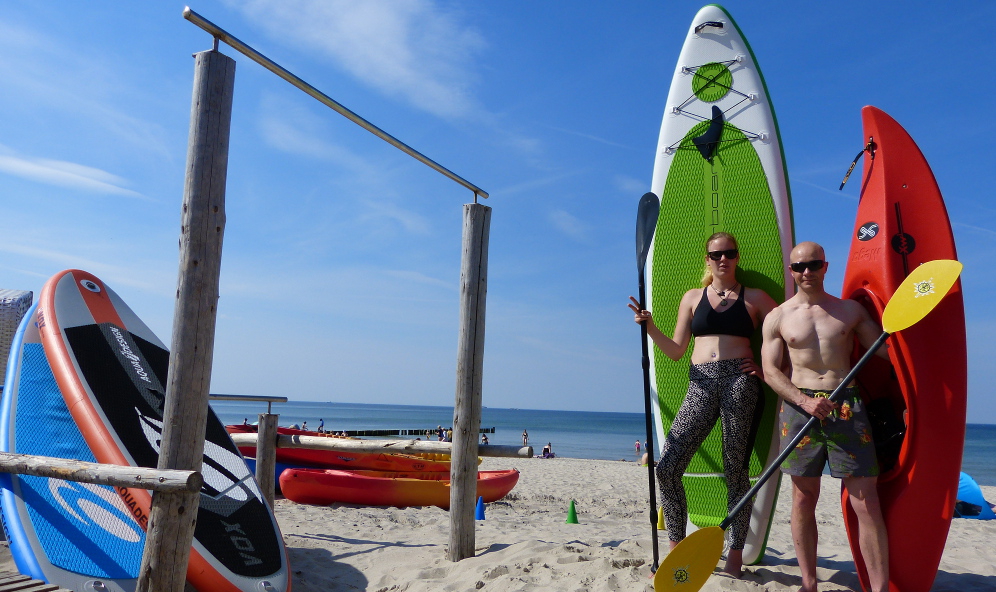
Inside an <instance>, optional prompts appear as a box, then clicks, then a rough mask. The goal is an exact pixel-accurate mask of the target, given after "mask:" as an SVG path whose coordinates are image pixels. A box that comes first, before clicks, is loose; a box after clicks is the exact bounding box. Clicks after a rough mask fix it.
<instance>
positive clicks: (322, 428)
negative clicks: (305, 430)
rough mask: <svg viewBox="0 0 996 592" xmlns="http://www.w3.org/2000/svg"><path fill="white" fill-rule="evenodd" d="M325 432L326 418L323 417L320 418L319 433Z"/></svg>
mask: <svg viewBox="0 0 996 592" xmlns="http://www.w3.org/2000/svg"><path fill="white" fill-rule="evenodd" d="M324 432H325V420H324V419H322V418H318V433H319V434H321V433H324Z"/></svg>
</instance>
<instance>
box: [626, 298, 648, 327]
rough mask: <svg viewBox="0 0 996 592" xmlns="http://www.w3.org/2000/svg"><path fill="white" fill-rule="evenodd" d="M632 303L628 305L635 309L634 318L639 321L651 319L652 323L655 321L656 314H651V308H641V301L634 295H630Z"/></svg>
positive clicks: (643, 321)
mask: <svg viewBox="0 0 996 592" xmlns="http://www.w3.org/2000/svg"><path fill="white" fill-rule="evenodd" d="M629 300H630V303H629V304H627V305H626V306H628V307H629V309H630V310H632V311H633V320H634V321H635V322H637V323H645V322H647V321H650V323H651V324H653V322H654V315H653V314H651V312H650V311H649V310H643V309H642V308H640V301H639V300H637V299H636V298H633V297H632V296H630V297H629Z"/></svg>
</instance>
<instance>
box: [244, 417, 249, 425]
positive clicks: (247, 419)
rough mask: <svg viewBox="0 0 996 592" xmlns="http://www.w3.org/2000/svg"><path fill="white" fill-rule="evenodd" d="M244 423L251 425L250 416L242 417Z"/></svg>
mask: <svg viewBox="0 0 996 592" xmlns="http://www.w3.org/2000/svg"><path fill="white" fill-rule="evenodd" d="M242 425H249V418H248V417H243V418H242Z"/></svg>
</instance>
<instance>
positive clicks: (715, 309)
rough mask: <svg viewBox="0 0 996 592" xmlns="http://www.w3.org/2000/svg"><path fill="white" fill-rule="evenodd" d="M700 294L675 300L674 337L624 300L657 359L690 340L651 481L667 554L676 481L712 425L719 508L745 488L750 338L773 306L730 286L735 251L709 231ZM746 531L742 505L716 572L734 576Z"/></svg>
mask: <svg viewBox="0 0 996 592" xmlns="http://www.w3.org/2000/svg"><path fill="white" fill-rule="evenodd" d="M705 247H706V248H705V251H706V252H705V255H704V260H705V273H704V275H703V277H702V287H701V288H693V289H691V290H689V291H687V292H685V295H684V296H682V298H681V303H680V304H679V305H678V316H677V321H676V323H675V327H674V336H673V338H672V337H668V336H667V335H665V334H664V333H663V332H662V331H661V330H660V329H659V328H658V327H657V325H656V324H654V318H653V315H652V314H651V313H650V311H648V310H642V309H641V308H640V303H639V301H638V300H637V299H636V298H633V297H632V296H630V304H629V308H630V309H631V310H632V311H633V313H634V315H635V316H634V320H635V321H636V322H637V323H646V325H647V334H648V335H649V336H650V338H651V339H653V341H654V344H655V345H656V346H657V347H658V349H660V350H661V351H662V352H663V353H664V355H666V356H667V357H669V358H671V359H672V360H675V361H678V360H681V358H682V357H683V356H684V355H685V352H686V351H687V350H688V346H689V343H690V342H691V341H692V338H693V337H694V338H695V339H694V346H693V348H692V360H691V367H690V368H689V371H688V377H689V384H688V393H687V394H686V395H685V400H684V402H682V404H681V408H680V409H678V413H677V414H676V416H675V418H674V421H673V422H672V423H671V430H670V431H669V432H668V434H667V437H666V438H665V439H664V442H663V446H662V450H661V459H660V461H659V462H658V463H657V469H656V473H657V479H658V482H659V483H660V488H661V498H662V500H661V507H663V508H664V516H665V518H666V520H667V524H668V529H667V534H668V538H669V539H670V543H671V548H672V549H673V548H674V547H675V546H677V544H678V543H679V542H681V541H682V540H683V539H684V538H685V524H686V523H687V522H688V504H687V500H686V499H685V488H684V486H683V485H682V482H681V477H682V475H683V474H684V472H685V469H686V468H687V467H688V463H690V462H691V460H692V455H694V454H695V451H696V450H698V448H699V446H701V445H702V442H703V441H704V440H705V437H706V436H707V435H708V434H709V432H710V431H711V430H712V428H713V426H714V425H715V424H716V419H717V418H719V419H720V421H721V422H722V428H723V472H724V473H725V475H726V482H727V507H728V508H730V509H732V508H733V506H735V505H736V504H737V503H738V502H739V501H740V499H741V498H742V497H743V496H744V494H745V493H747V490H748V489H750V481H749V479H748V473H747V468H748V462H749V460H750V447H751V444H752V442H751V441H750V433H751V425H752V423H753V420H754V409H755V407H756V405H757V401H758V399H759V398H760V397H761V396H762V391H761V379H762V372H761V367H760V366H758V365H757V364H756V363H755V362H754V353H753V351H751V347H750V339H751V336H752V335H753V334H754V331H755V330H756V329H757V327H759V326H760V325H761V322H762V321H763V320H764V317H765V315H767V314H768V312H770V311H771V309H773V308H774V307H775V301H774V300H772V299H771V297H770V296H768V295H767V294H766V293H765V292H764V291H763V290H760V289H757V288H748V287H747V286H744V285H743V284H741V283H740V282H739V281H738V280H737V276H736V271H737V264H738V263H739V262H740V250H739V246H738V245H737V240H736V239H735V238H734V237H733V235H732V234H729V233H726V232H717V233H716V234H713V235H712V236H710V237H709V239H708V240H707V241H706V243H705ZM749 529H750V504H748V506H747V508H745V510H744V511H743V512H741V513H740V514H738V515H737V518H736V520H734V521H733V524H732V525H731V528H730V551H729V553H727V559H726V565H725V567H724V571H725V572H726V573H728V574H730V575H731V576H733V577H737V578H739V577H740V574H741V572H742V570H743V548H744V545H745V543H746V540H747V532H748V530H749Z"/></svg>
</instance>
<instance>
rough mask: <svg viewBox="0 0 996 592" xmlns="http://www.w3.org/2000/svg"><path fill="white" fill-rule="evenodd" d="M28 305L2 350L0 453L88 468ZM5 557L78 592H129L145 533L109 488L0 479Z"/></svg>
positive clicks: (38, 576)
mask: <svg viewBox="0 0 996 592" xmlns="http://www.w3.org/2000/svg"><path fill="white" fill-rule="evenodd" d="M36 310H37V305H35V306H32V307H31V309H30V310H29V311H28V313H27V314H26V315H25V317H24V319H23V320H22V321H21V324H20V326H19V327H18V330H17V333H16V334H15V336H14V340H13V343H12V344H11V348H10V358H9V360H8V364H7V376H6V384H5V386H4V389H3V400H2V403H0V451H3V452H16V453H19V454H31V455H39V456H51V457H57V458H69V459H76V460H83V461H89V462H96V459H95V458H94V456H93V454H92V452H91V451H90V448H89V447H88V446H87V444H86V442H85V441H84V440H83V436H82V435H81V434H80V431H79V428H77V427H76V422H75V421H74V420H73V418H72V415H70V413H69V409H68V408H67V407H66V402H65V399H64V398H63V397H62V393H61V392H60V391H59V387H58V385H57V384H56V382H55V378H54V377H53V375H52V370H51V368H50V366H49V363H48V360H47V359H46V357H45V352H44V351H43V349H42V344H41V339H40V337H39V334H38V325H37V318H36V314H35V313H36ZM0 486H2V489H0V506H2V511H3V522H4V528H5V530H6V533H7V537H8V540H9V541H10V552H11V555H12V556H13V558H14V562H15V564H16V565H17V569H18V570H19V571H20V572H21V573H22V574H25V575H28V576H30V577H32V578H35V579H38V580H44V581H45V582H48V583H50V584H55V585H58V586H60V587H63V588H68V589H70V590H78V591H91V590H92V591H97V590H109V591H118V592H130V591H132V590H134V589H135V585H136V582H137V577H138V571H139V566H140V564H141V561H142V550H143V548H144V546H145V533H144V532H143V531H142V528H141V527H140V526H139V525H138V523H137V522H135V520H134V519H133V518H132V516H131V512H130V511H129V510H128V508H127V507H126V506H125V504H124V502H123V501H122V500H121V496H119V495H118V494H117V493H116V492H115V491H114V488H113V487H109V486H106V485H94V484H90V483H76V482H73V481H63V480H61V479H52V478H48V477H32V476H29V475H12V474H6V473H0Z"/></svg>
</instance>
